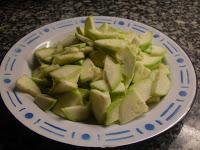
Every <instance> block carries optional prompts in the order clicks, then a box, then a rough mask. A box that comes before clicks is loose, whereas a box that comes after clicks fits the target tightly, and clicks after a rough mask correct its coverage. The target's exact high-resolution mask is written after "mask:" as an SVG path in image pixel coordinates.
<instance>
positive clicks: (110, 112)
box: [105, 99, 122, 125]
mask: <svg viewBox="0 0 200 150" xmlns="http://www.w3.org/2000/svg"><path fill="white" fill-rule="evenodd" d="M121 101H122V100H121V99H119V100H116V101H114V102H112V103H111V104H110V106H109V107H108V109H107V111H106V122H105V124H106V125H111V124H113V123H115V122H116V121H118V120H119V107H120V104H121Z"/></svg>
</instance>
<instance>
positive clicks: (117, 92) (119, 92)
mask: <svg viewBox="0 0 200 150" xmlns="http://www.w3.org/2000/svg"><path fill="white" fill-rule="evenodd" d="M125 93H126V88H125V85H124V84H123V83H119V85H118V86H117V87H116V88H115V89H114V90H113V91H112V92H111V97H112V100H113V99H116V98H118V97H122V96H124V95H125Z"/></svg>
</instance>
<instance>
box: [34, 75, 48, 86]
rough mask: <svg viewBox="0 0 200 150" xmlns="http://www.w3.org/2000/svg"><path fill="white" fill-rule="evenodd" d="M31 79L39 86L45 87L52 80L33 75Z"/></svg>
mask: <svg viewBox="0 0 200 150" xmlns="http://www.w3.org/2000/svg"><path fill="white" fill-rule="evenodd" d="M31 80H33V81H34V82H35V83H36V84H37V85H38V86H42V87H44V86H48V85H50V82H49V81H48V80H47V79H46V78H37V77H31Z"/></svg>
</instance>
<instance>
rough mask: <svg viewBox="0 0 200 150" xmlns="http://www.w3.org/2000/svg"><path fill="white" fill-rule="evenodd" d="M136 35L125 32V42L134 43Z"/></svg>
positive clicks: (131, 32)
mask: <svg viewBox="0 0 200 150" xmlns="http://www.w3.org/2000/svg"><path fill="white" fill-rule="evenodd" d="M136 36H137V35H136V34H135V33H134V32H133V31H127V32H126V40H127V41H129V42H130V43H134V39H135V38H136Z"/></svg>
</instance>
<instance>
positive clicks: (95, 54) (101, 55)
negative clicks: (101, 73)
mask: <svg viewBox="0 0 200 150" xmlns="http://www.w3.org/2000/svg"><path fill="white" fill-rule="evenodd" d="M89 57H90V59H91V60H92V62H93V63H94V64H95V65H96V66H97V67H100V68H103V67H104V62H105V58H106V53H105V52H104V51H102V50H95V51H92V52H91V53H90V55H89Z"/></svg>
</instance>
